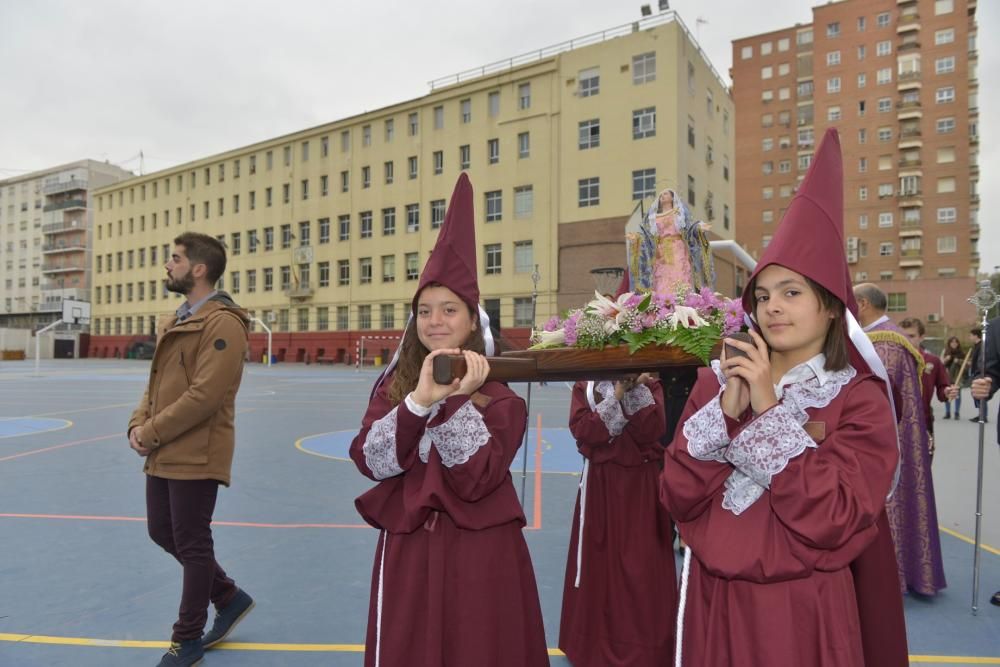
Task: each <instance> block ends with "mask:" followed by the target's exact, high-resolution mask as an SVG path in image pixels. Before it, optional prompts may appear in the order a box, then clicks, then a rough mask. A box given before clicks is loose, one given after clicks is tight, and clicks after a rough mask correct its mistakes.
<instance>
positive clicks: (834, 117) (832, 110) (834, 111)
mask: <svg viewBox="0 0 1000 667" xmlns="http://www.w3.org/2000/svg"><path fill="white" fill-rule="evenodd" d="M826 119H827V120H828V121H830V122H836V121H838V120H840V107H839V106H837V107H829V108H827V110H826Z"/></svg>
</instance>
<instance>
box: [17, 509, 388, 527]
mask: <svg viewBox="0 0 1000 667" xmlns="http://www.w3.org/2000/svg"><path fill="white" fill-rule="evenodd" d="M0 519H55V520H63V521H129V522H136V523H146V517H144V516H103V515H97V514H27V513H18V512H5V513H0ZM212 525H213V526H234V527H236V528H369V529H371V526H369V525H368V524H367V523H258V522H253V521H212Z"/></svg>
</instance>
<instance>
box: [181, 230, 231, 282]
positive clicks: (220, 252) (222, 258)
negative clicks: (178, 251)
mask: <svg viewBox="0 0 1000 667" xmlns="http://www.w3.org/2000/svg"><path fill="white" fill-rule="evenodd" d="M174 245H182V246H184V252H185V254H187V258H188V261H190V262H191V264H192V266H193V265H195V264H204V265H205V269H206V272H205V273H206V276H205V277H206V279H207V280H208V282H209V283H210V284H212V285H214V284H215V283H216V282H218V280H219V278H221V277H222V274H223V273H225V272H226V248H225V246H223V245H222V242H221V241H219V240H218V239H215V238H212V237H211V236H209V235H208V234H199V233H198V232H184V233H183V234H181V235H180V236H178V237H177V238H175V239H174Z"/></svg>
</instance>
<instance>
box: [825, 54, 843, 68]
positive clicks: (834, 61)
mask: <svg viewBox="0 0 1000 667" xmlns="http://www.w3.org/2000/svg"><path fill="white" fill-rule="evenodd" d="M839 64H840V51H830V52H829V53H827V54H826V65H827V67H832V66H834V65H839Z"/></svg>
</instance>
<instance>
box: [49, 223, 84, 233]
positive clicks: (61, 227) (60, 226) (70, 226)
mask: <svg viewBox="0 0 1000 667" xmlns="http://www.w3.org/2000/svg"><path fill="white" fill-rule="evenodd" d="M86 228H87V225H86V222H85V221H84V220H63V221H62V222H51V223H49V224H47V225H42V233H43V234H59V233H60V232H78V231H81V230H84V229H86Z"/></svg>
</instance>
